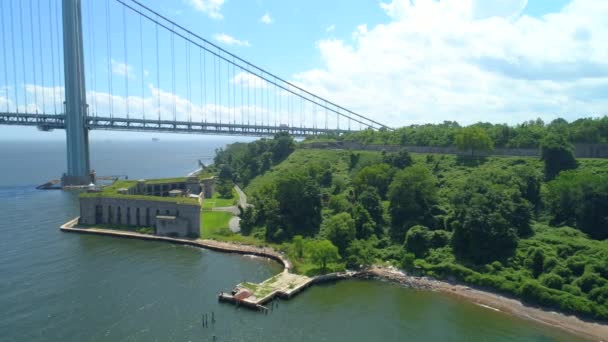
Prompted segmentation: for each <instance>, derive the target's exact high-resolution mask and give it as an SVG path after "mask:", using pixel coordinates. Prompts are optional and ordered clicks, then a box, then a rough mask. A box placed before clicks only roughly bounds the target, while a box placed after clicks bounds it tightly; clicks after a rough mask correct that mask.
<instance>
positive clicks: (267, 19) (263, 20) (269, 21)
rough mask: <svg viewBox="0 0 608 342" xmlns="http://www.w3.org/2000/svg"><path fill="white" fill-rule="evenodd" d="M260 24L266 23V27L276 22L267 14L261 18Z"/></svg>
mask: <svg viewBox="0 0 608 342" xmlns="http://www.w3.org/2000/svg"><path fill="white" fill-rule="evenodd" d="M260 22H261V23H264V24H266V25H270V24H272V23H273V22H274V20H273V19H272V17H271V16H270V13H268V12H266V13H265V14H264V15H263V16H262V17H261V18H260Z"/></svg>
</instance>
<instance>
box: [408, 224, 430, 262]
mask: <svg viewBox="0 0 608 342" xmlns="http://www.w3.org/2000/svg"><path fill="white" fill-rule="evenodd" d="M431 237H432V233H431V232H430V230H429V229H428V228H427V227H425V226H420V225H417V226H413V227H412V228H410V229H409V230H408V231H407V234H405V249H406V250H407V251H408V252H411V253H414V255H416V257H418V258H421V257H423V256H424V255H425V254H426V252H427V251H428V249H429V247H430V244H431Z"/></svg>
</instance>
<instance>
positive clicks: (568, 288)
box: [562, 284, 583, 296]
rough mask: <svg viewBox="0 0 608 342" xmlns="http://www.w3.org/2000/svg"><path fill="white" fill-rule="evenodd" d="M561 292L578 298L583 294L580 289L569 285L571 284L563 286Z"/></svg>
mask: <svg viewBox="0 0 608 342" xmlns="http://www.w3.org/2000/svg"><path fill="white" fill-rule="evenodd" d="M562 290H563V291H566V292H568V293H570V294H572V295H575V296H580V295H582V294H583V292H582V291H581V289H580V288H579V287H578V286H576V285H571V284H566V285H564V286H563V287H562Z"/></svg>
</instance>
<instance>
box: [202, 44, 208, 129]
mask: <svg viewBox="0 0 608 342" xmlns="http://www.w3.org/2000/svg"><path fill="white" fill-rule="evenodd" d="M202 54H203V103H204V104H205V113H204V117H205V123H207V112H208V109H209V106H208V105H207V54H206V53H205V51H202Z"/></svg>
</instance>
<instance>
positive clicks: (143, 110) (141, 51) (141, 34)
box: [139, 15, 146, 120]
mask: <svg viewBox="0 0 608 342" xmlns="http://www.w3.org/2000/svg"><path fill="white" fill-rule="evenodd" d="M139 57H140V60H139V63H140V64H141V75H140V78H141V117H142V118H143V119H144V120H145V119H146V108H145V100H144V96H145V95H144V94H145V86H144V73H145V71H144V30H143V25H142V23H141V15H140V16H139Z"/></svg>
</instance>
